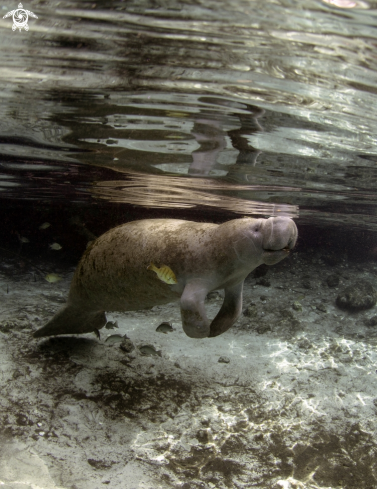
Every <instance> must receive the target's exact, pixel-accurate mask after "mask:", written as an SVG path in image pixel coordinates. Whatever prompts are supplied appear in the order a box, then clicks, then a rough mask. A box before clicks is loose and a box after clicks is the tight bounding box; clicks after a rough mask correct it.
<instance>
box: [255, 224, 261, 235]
mask: <svg viewBox="0 0 377 489" xmlns="http://www.w3.org/2000/svg"><path fill="white" fill-rule="evenodd" d="M253 231H254V232H256V233H258V232H259V231H260V224H256V225H255V226H254V229H253Z"/></svg>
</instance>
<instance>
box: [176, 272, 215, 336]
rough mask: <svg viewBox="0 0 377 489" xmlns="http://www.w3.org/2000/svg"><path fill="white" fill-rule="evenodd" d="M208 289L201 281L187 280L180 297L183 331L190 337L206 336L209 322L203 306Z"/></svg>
mask: <svg viewBox="0 0 377 489" xmlns="http://www.w3.org/2000/svg"><path fill="white" fill-rule="evenodd" d="M207 292H208V289H207V288H205V287H204V286H203V284H202V283H201V281H199V280H197V281H193V282H189V283H188V284H187V285H186V287H185V289H184V291H183V294H182V297H181V316H182V326H183V331H184V332H185V333H186V334H187V336H190V338H206V337H207V336H208V335H209V326H210V322H209V320H208V319H207V315H206V311H205V308H204V300H205V298H206V295H207Z"/></svg>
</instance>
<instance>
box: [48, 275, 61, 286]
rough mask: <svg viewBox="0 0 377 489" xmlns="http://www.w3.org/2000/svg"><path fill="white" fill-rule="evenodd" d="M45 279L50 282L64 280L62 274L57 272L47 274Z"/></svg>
mask: <svg viewBox="0 0 377 489" xmlns="http://www.w3.org/2000/svg"><path fill="white" fill-rule="evenodd" d="M45 280H47V282H50V284H54V283H55V282H59V280H62V277H61V276H60V275H57V274H56V273H49V274H48V275H46V276H45Z"/></svg>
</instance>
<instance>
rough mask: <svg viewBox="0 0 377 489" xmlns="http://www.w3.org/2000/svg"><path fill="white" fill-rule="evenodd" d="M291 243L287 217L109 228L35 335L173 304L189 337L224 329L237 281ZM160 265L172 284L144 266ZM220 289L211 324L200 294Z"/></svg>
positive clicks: (90, 327)
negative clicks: (219, 302) (171, 275)
mask: <svg viewBox="0 0 377 489" xmlns="http://www.w3.org/2000/svg"><path fill="white" fill-rule="evenodd" d="M296 240H297V228H296V225H295V223H294V222H293V221H292V219H289V218H287V217H270V218H268V219H254V218H249V217H245V218H242V219H234V220H231V221H228V222H225V223H223V224H220V225H219V224H211V223H200V222H192V221H184V220H177V219H146V220H141V221H132V222H129V223H126V224H123V225H121V226H118V227H115V228H113V229H110V230H109V231H107V232H106V233H105V234H103V235H102V236H100V237H99V238H98V239H96V240H95V241H94V242H93V243H92V244H91V245H90V246H89V247H88V248H87V250H86V251H85V253H84V255H83V256H82V258H81V260H80V262H79V264H78V266H77V269H76V271H75V273H74V276H73V279H72V283H71V287H70V291H69V295H68V301H67V303H66V305H65V306H64V307H63V308H62V309H60V310H59V311H58V312H57V313H56V315H55V316H54V317H53V318H52V319H51V320H50V321H49V322H47V323H46V324H45V325H44V326H43V327H42V328H40V329H39V330H37V331H36V332H35V333H34V337H36V338H39V337H42V336H51V335H61V334H82V333H89V332H96V333H98V330H99V329H101V328H102V327H103V326H105V324H106V316H105V311H136V310H140V309H148V308H152V307H153V306H156V305H160V304H166V303H169V302H173V301H180V308H181V317H182V326H183V330H184V331H185V333H186V334H187V335H188V336H190V337H192V338H205V337H213V336H217V335H219V334H221V333H223V332H224V331H227V330H228V329H229V328H230V327H231V326H232V324H234V322H235V321H236V319H237V318H238V316H239V315H240V313H241V310H242V289H243V282H244V280H245V278H246V277H247V275H248V274H249V273H250V272H251V271H252V270H254V269H255V268H256V267H258V266H259V265H261V264H263V263H264V264H266V265H274V264H275V263H278V262H279V261H280V260H282V259H283V258H285V257H286V256H287V255H288V254H289V250H291V249H292V248H293V247H294V246H295V243H296ZM151 263H154V264H156V266H157V267H161V266H167V267H169V268H170V269H171V270H172V271H173V272H174V274H175V277H176V283H174V284H168V283H165V282H164V281H162V280H161V279H159V278H158V276H157V274H156V273H154V272H153V271H152V270H150V269H148V268H149V266H150V264H151ZM218 289H224V291H225V297H224V300H223V304H222V306H221V308H220V310H219V312H218V314H217V315H216V317H215V318H214V319H213V320H212V322H211V321H210V320H209V319H208V318H207V315H206V311H205V307H204V301H205V298H206V295H207V294H208V293H209V292H211V291H213V290H218Z"/></svg>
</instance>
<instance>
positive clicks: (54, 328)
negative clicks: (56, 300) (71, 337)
mask: <svg viewBox="0 0 377 489" xmlns="http://www.w3.org/2000/svg"><path fill="white" fill-rule="evenodd" d="M105 324H106V316H105V313H104V311H88V310H85V309H82V308H80V307H78V306H75V305H72V304H69V303H68V304H67V305H65V306H64V307H62V308H61V309H60V310H59V311H58V312H57V313H56V314H55V316H54V317H53V318H52V319H50V321H49V322H48V323H46V324H45V325H44V326H42V328H40V329H38V330H37V331H35V333H34V334H33V336H34V338H41V337H42V336H53V335H58V334H82V333H91V332H93V331H94V332H96V331H98V330H99V329H101V328H102V327H103V326H105Z"/></svg>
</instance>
